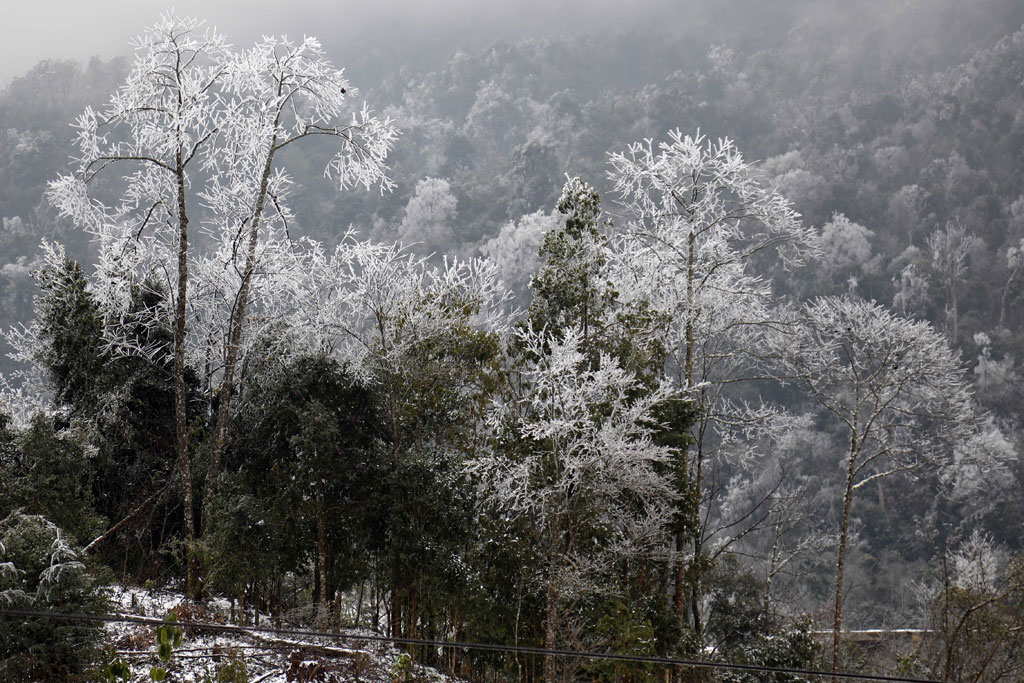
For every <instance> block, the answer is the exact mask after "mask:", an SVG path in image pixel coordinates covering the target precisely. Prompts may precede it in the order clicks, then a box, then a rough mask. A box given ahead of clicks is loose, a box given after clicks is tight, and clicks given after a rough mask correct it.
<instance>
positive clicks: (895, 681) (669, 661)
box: [0, 609, 941, 683]
mask: <svg viewBox="0 0 1024 683" xmlns="http://www.w3.org/2000/svg"><path fill="white" fill-rule="evenodd" d="M0 617H21V618H42V619H57V620H61V621H91V622H105V623H130V624H146V625H148V626H160V625H163V624H167V623H168V622H166V621H164V620H163V619H157V618H155V617H140V616H135V615H131V614H117V615H104V614H74V613H70V612H44V611H36V610H17V609H0ZM174 625H175V626H177V627H179V628H189V629H195V630H197V631H216V632H221V633H237V634H240V635H249V634H252V633H269V634H274V635H287V636H301V637H305V638H329V639H334V640H364V641H369V642H379V643H395V644H399V645H420V646H425V647H439V648H453V649H463V650H484V651H489V652H512V653H515V654H532V655H542V656H549V655H550V656H555V657H576V658H578V659H597V660H611V661H620V662H634V663H639V664H656V665H659V666H667V667H683V666H686V667H693V668H701V669H731V670H734V671H757V672H762V673H779V674H801V675H805V676H818V677H822V678H846V679H851V680H862V681H888V682H892V683H941V682H940V681H936V680H933V679H928V678H907V677H903V676H876V675H869V674H858V673H852V672H844V671H837V672H832V671H820V670H816V669H794V668H786V667H778V666H762V665H759V664H740V663H737V662H711V661H707V660H701V659H677V658H668V657H648V656H645V655H626V654H615V653H604V652H585V651H581V650H559V649H547V648H543V647H530V646H525V645H498V644H495V643H473V642H454V641H448V640H428V639H424V638H402V637H395V636H382V635H376V634H372V635H368V634H345V633H335V632H332V631H314V630H309V629H293V628H271V627H269V626H232V625H230V624H214V623H205V622H198V621H176V622H174ZM295 645H298V646H301V645H304V643H295Z"/></svg>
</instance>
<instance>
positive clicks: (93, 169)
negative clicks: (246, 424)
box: [49, 15, 226, 594]
mask: <svg viewBox="0 0 1024 683" xmlns="http://www.w3.org/2000/svg"><path fill="white" fill-rule="evenodd" d="M135 48H136V59H135V62H134V64H133V65H132V68H131V70H130V71H129V73H128V76H127V80H126V82H125V84H124V85H123V86H122V87H121V88H120V89H119V90H118V92H117V93H116V94H115V95H114V96H113V97H112V98H111V101H110V104H109V105H108V106H107V107H106V108H105V109H104V110H103V111H95V110H93V109H92V108H88V109H86V110H85V112H84V113H83V114H82V115H81V116H79V117H78V119H77V121H76V122H75V124H74V126H75V128H76V130H77V143H78V149H79V153H78V156H77V157H76V158H75V159H74V165H75V167H76V168H75V170H74V171H73V172H72V173H70V174H66V175H62V176H60V177H59V178H58V179H57V180H55V181H53V182H51V183H50V189H49V197H50V201H51V202H52V203H53V204H54V206H56V207H57V208H58V210H59V211H60V213H61V214H62V215H64V216H67V217H69V218H71V219H72V220H73V221H75V222H76V223H78V224H79V225H81V226H82V227H83V228H84V229H86V230H88V231H90V232H92V233H93V234H94V235H95V236H96V237H97V238H98V239H99V241H100V250H101V253H100V264H101V265H100V268H99V274H98V278H97V280H98V284H99V287H98V291H97V294H98V295H99V297H100V299H101V302H102V304H103V305H104V307H105V309H106V312H107V316H108V318H110V319H111V320H110V321H108V328H113V327H115V326H116V322H119V321H121V320H122V319H123V317H124V315H125V313H126V311H127V309H128V307H129V304H130V298H131V296H130V290H131V287H132V286H133V285H134V284H136V282H137V280H135V279H134V278H132V277H131V275H133V274H139V275H140V278H139V279H144V278H145V277H146V276H148V275H150V274H157V273H159V274H160V275H161V276H162V277H161V279H162V280H163V281H164V282H165V283H166V284H167V287H168V291H169V292H170V293H171V302H172V308H173V310H174V321H175V322H174V325H175V337H174V375H175V391H176V399H175V401H176V411H175V424H176V430H175V434H176V436H175V444H176V446H175V448H176V452H177V458H178V466H179V469H180V472H181V488H182V501H183V508H184V514H185V535H186V538H187V539H188V542H189V543H190V544H191V543H193V542H194V539H195V533H196V529H195V523H194V520H193V510H194V507H193V495H192V475H191V467H190V463H189V455H188V438H187V429H188V427H187V421H186V402H187V401H186V392H185V363H186V361H185V334H186V317H187V301H188V270H189V212H190V209H191V208H192V206H191V205H192V203H193V201H191V200H190V197H193V198H194V196H193V195H192V182H193V179H194V178H195V176H196V175H197V174H198V168H197V167H198V166H200V164H202V163H203V162H204V161H207V160H208V159H209V158H210V154H211V150H212V142H211V141H212V138H213V137H214V136H215V134H216V132H217V128H218V120H217V118H218V117H217V113H216V112H217V108H218V102H219V98H218V97H217V92H216V89H215V88H216V85H217V82H218V80H219V79H220V78H221V76H222V75H223V66H222V63H223V59H224V57H225V55H226V48H225V43H224V40H223V38H222V37H221V36H220V35H219V34H217V33H216V32H215V31H213V30H211V29H208V28H204V26H203V24H202V22H200V21H198V20H195V19H182V18H179V17H176V16H173V15H165V16H163V17H162V18H161V20H160V21H159V22H157V23H156V24H154V25H153V26H152V27H150V28H149V29H148V30H147V31H146V33H145V34H144V35H143V36H142V37H141V38H138V39H137V40H136V41H135ZM108 169H118V170H122V169H123V170H124V172H125V173H126V175H124V176H123V191H122V192H121V196H120V198H119V199H118V200H117V203H116V204H115V205H113V206H109V207H108V206H107V205H106V204H104V203H103V202H102V201H101V200H100V199H98V198H96V197H93V196H90V188H91V187H92V186H94V185H95V184H96V183H97V182H100V181H101V179H105V177H106V176H107V175H109V171H108ZM193 213H194V212H193ZM172 264H176V265H172ZM111 323H113V324H111ZM196 580H197V575H196V567H195V563H194V562H190V569H189V593H190V594H194V593H195V592H196V591H197V590H198V585H197V583H196Z"/></svg>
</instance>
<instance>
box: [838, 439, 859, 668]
mask: <svg viewBox="0 0 1024 683" xmlns="http://www.w3.org/2000/svg"><path fill="white" fill-rule="evenodd" d="M856 444H857V438H856V434H855V435H854V436H853V437H851V438H850V464H849V467H848V469H847V472H846V494H845V495H844V497H843V524H842V529H841V531H840V534H839V557H838V559H837V560H836V604H835V612H834V617H833V622H832V673H836V672H838V671H839V655H840V650H839V648H840V633H841V630H842V627H843V569H844V568H845V566H846V542H847V539H848V532H849V528H850V506H851V505H852V503H853V476H854V472H855V465H856V462H857V450H856V449H857V446H856ZM838 680H839V679H838V678H835V677H833V678H832V681H833V683H838Z"/></svg>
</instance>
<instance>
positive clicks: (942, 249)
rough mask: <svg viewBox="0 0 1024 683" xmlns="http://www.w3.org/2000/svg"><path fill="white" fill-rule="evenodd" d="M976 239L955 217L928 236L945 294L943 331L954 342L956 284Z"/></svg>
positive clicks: (956, 316)
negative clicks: (952, 220)
mask: <svg viewBox="0 0 1024 683" xmlns="http://www.w3.org/2000/svg"><path fill="white" fill-rule="evenodd" d="M978 241H979V240H978V238H977V237H975V236H974V235H973V234H971V233H970V232H968V231H967V228H966V227H965V226H964V225H963V224H962V223H960V222H959V221H956V222H955V223H947V224H946V227H945V228H942V229H941V230H937V231H936V232H934V233H932V234H931V235H930V236H929V237H928V248H929V249H930V250H931V253H932V267H933V268H934V269H935V273H936V275H937V276H938V280H939V282H940V283H941V285H942V290H943V292H944V293H945V295H946V334H947V335H948V336H949V339H950V341H951V342H952V343H954V344H956V343H957V339H958V337H959V336H960V330H959V324H960V315H959V310H958V300H959V296H958V295H959V291H960V286H961V284H962V283H963V280H964V277H965V276H966V274H967V257H968V256H969V255H970V252H971V249H972V248H974V246H975V245H976V244H978Z"/></svg>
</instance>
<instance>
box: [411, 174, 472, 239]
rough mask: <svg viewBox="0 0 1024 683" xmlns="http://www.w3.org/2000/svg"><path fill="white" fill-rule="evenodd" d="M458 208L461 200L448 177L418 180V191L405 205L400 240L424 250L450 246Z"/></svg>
mask: <svg viewBox="0 0 1024 683" xmlns="http://www.w3.org/2000/svg"><path fill="white" fill-rule="evenodd" d="M457 207H458V201H457V200H456V199H455V195H454V194H452V191H451V186H450V185H449V184H448V181H447V180H444V179H442V178H424V179H423V180H421V181H419V182H418V183H416V191H415V193H414V194H413V196H412V198H411V199H410V200H409V203H408V204H406V206H405V217H404V218H403V219H402V223H401V225H399V226H398V239H400V240H401V241H402V243H403V244H407V245H414V244H415V245H418V250H419V251H422V252H424V253H432V252H436V251H438V250H441V249H446V248H449V247H450V246H451V245H452V242H453V237H454V234H453V229H454V222H455V212H456V209H457Z"/></svg>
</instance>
